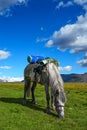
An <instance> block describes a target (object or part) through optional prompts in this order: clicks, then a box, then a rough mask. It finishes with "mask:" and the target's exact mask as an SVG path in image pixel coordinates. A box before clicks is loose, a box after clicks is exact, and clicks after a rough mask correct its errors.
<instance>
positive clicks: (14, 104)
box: [0, 83, 87, 130]
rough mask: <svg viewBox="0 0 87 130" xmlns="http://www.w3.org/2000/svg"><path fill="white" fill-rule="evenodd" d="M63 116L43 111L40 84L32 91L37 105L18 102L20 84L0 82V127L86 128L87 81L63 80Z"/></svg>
mask: <svg viewBox="0 0 87 130" xmlns="http://www.w3.org/2000/svg"><path fill="white" fill-rule="evenodd" d="M65 91H66V92H67V102H66V105H65V118H64V119H59V118H58V117H57V116H56V115H57V113H56V112H54V111H53V110H51V112H52V114H51V115H47V114H46V110H45V109H46V100H45V92H44V87H43V86H40V85H38V86H37V88H36V91H35V95H36V100H37V102H38V104H37V105H34V104H31V100H30V98H29V100H27V106H23V105H22V100H23V83H0V130H87V84H86V83H82V84H81V83H65Z"/></svg>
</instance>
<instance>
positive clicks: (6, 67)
mask: <svg viewBox="0 0 87 130" xmlns="http://www.w3.org/2000/svg"><path fill="white" fill-rule="evenodd" d="M10 68H11V67H10V66H0V69H10Z"/></svg>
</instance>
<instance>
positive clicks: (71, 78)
mask: <svg viewBox="0 0 87 130" xmlns="http://www.w3.org/2000/svg"><path fill="white" fill-rule="evenodd" d="M61 76H62V78H63V81H64V82H87V72H86V73H84V74H74V73H73V74H61ZM0 82H8V81H7V80H2V79H0ZM21 82H24V80H22V81H21Z"/></svg>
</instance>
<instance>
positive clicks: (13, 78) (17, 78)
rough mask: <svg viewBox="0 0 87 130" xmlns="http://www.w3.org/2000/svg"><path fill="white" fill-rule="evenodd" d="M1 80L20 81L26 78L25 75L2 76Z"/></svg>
mask: <svg viewBox="0 0 87 130" xmlns="http://www.w3.org/2000/svg"><path fill="white" fill-rule="evenodd" d="M0 79H1V80H3V81H4V82H6V81H8V82H20V81H22V80H24V78H23V77H6V76H2V77H0Z"/></svg>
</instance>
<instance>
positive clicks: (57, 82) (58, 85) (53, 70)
mask: <svg viewBox="0 0 87 130" xmlns="http://www.w3.org/2000/svg"><path fill="white" fill-rule="evenodd" d="M48 72H49V84H50V86H51V88H53V89H55V90H56V89H60V90H61V91H63V80H62V77H61V75H60V73H59V70H58V67H57V66H56V65H55V64H54V63H49V64H48Z"/></svg>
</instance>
